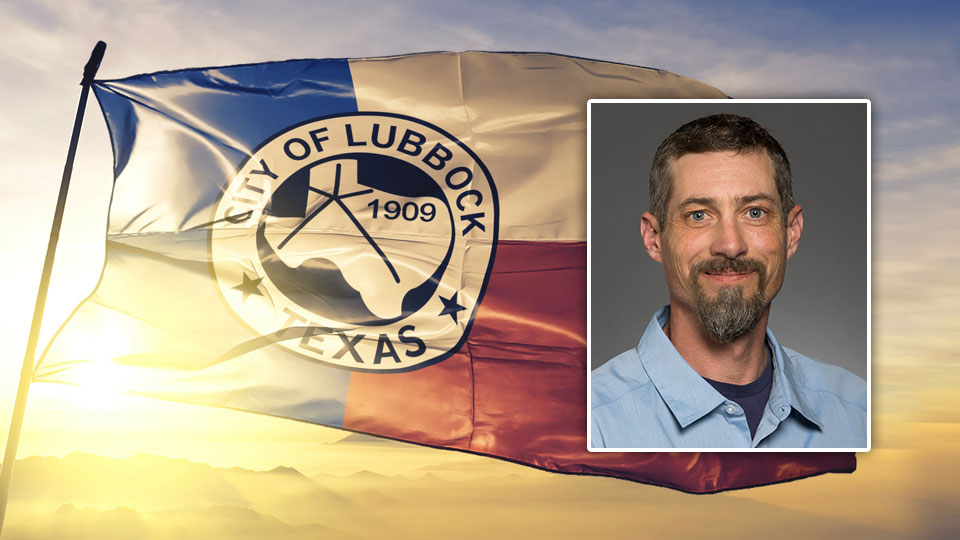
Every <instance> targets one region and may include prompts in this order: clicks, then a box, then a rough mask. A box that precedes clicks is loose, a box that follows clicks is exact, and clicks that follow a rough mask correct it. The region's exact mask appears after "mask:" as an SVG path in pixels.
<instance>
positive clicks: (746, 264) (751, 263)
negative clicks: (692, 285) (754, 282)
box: [691, 257, 766, 278]
mask: <svg viewBox="0 0 960 540" xmlns="http://www.w3.org/2000/svg"><path fill="white" fill-rule="evenodd" d="M691 270H692V272H693V275H700V274H702V273H704V272H709V273H711V274H719V273H723V272H734V273H741V272H757V273H758V274H760V277H761V278H763V277H764V276H765V274H766V267H765V266H764V265H763V263H762V262H760V261H758V260H757V259H748V258H746V257H737V258H736V259H728V258H726V257H714V258H713V259H707V260H704V261H700V262H698V263H696V264H694V265H693V268H691Z"/></svg>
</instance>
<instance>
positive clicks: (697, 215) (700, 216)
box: [690, 210, 707, 221]
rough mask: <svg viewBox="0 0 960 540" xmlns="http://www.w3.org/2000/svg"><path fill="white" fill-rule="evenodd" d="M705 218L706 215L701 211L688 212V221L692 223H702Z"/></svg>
mask: <svg viewBox="0 0 960 540" xmlns="http://www.w3.org/2000/svg"><path fill="white" fill-rule="evenodd" d="M706 218H707V213H706V212H704V211H703V210H697V211H696V212H690V219H692V220H694V221H703V220H704V219H706Z"/></svg>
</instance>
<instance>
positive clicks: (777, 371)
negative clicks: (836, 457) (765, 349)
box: [767, 327, 823, 429]
mask: <svg viewBox="0 0 960 540" xmlns="http://www.w3.org/2000/svg"><path fill="white" fill-rule="evenodd" d="M767 342H768V343H769V344H770V348H771V349H772V350H773V367H774V371H773V387H772V388H770V399H769V400H768V401H767V403H768V405H769V407H770V409H771V410H772V411H773V413H774V414H775V415H777V418H779V419H780V420H781V421H783V420H784V419H786V417H787V416H788V415H789V414H790V411H791V410H793V411H796V412H797V413H799V414H800V415H801V416H803V417H804V418H806V419H807V420H809V421H811V422H813V423H814V424H816V425H817V427H819V428H820V429H823V422H822V421H821V420H820V417H818V416H817V414H816V412H815V411H816V410H817V409H816V405H817V404H816V401H815V399H812V398H811V396H808V395H807V394H806V392H803V385H802V384H801V382H802V378H803V377H802V374H801V373H800V372H799V371H798V370H796V369H794V368H793V363H792V361H791V360H790V357H789V356H788V355H787V352H786V351H785V350H784V348H783V347H782V346H781V345H780V342H779V341H777V338H776V337H775V336H774V335H773V331H772V330H770V327H767Z"/></svg>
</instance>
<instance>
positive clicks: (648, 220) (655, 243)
mask: <svg viewBox="0 0 960 540" xmlns="http://www.w3.org/2000/svg"><path fill="white" fill-rule="evenodd" d="M640 235H641V236H643V246H644V247H645V248H647V255H650V258H651V259H653V260H655V261H657V262H658V263H660V264H663V256H662V255H661V252H660V249H661V245H660V242H661V239H662V238H661V236H660V222H659V221H657V218H656V216H654V215H653V214H651V213H650V212H644V213H643V215H642V216H640Z"/></svg>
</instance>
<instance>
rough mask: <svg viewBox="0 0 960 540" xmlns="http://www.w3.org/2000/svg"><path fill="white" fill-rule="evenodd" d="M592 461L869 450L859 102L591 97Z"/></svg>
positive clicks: (866, 139)
mask: <svg viewBox="0 0 960 540" xmlns="http://www.w3.org/2000/svg"><path fill="white" fill-rule="evenodd" d="M588 125H589V127H588V161H587V163H588V165H587V169H588V172H587V174H588V196H587V212H588V228H587V231H588V233H587V238H588V240H587V253H588V255H587V257H588V263H587V276H588V277H587V279H588V293H587V309H588V316H587V321H588V322H587V359H588V362H587V364H588V367H587V369H588V381H589V384H588V386H589V389H588V394H587V407H588V411H587V418H588V420H587V421H588V426H587V429H588V446H589V449H590V450H592V451H660V450H664V451H744V450H748V451H749V450H755V451H785V450H789V451H820V452H822V451H847V452H849V451H869V449H870V385H869V381H870V102H869V101H868V100H865V99H848V100H591V101H590V102H589V104H588Z"/></svg>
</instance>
